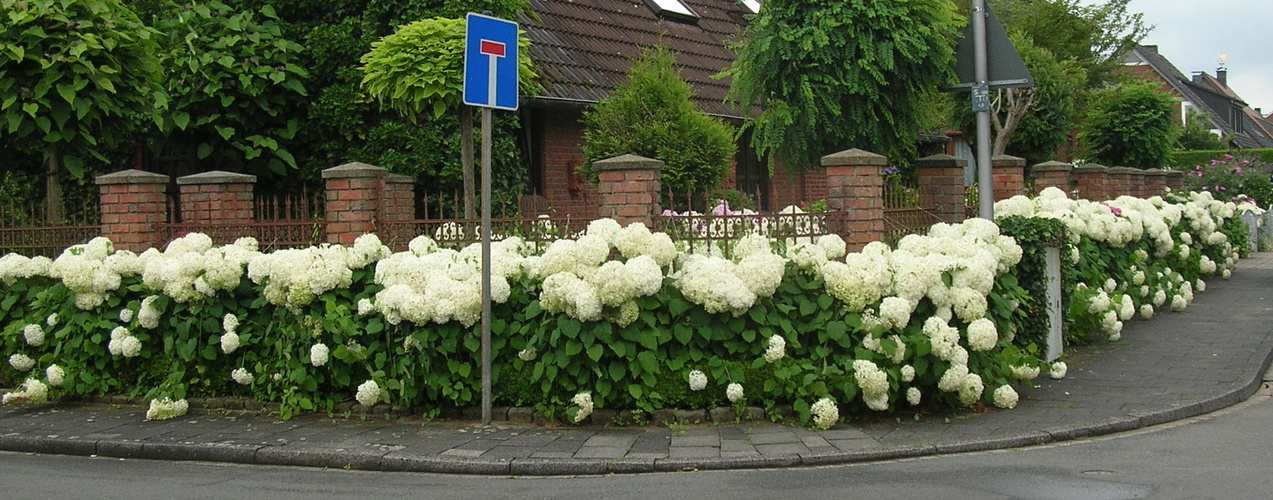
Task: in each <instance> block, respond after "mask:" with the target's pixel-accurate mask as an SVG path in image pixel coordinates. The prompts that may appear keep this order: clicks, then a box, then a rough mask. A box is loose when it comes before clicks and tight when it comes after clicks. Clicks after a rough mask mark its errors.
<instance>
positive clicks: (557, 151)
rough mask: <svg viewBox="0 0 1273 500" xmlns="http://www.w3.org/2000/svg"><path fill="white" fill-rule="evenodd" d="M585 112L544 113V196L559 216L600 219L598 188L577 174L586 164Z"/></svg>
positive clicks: (542, 170) (541, 173)
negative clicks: (598, 217)
mask: <svg viewBox="0 0 1273 500" xmlns="http://www.w3.org/2000/svg"><path fill="white" fill-rule="evenodd" d="M582 117H583V114H582V112H578V111H554V112H552V113H544V121H543V131H544V138H543V150H542V151H541V152H540V154H541V155H542V163H541V165H542V168H541V171H540V175H542V176H543V177H542V185H541V186H540V189H541V193H540V194H543V195H544V197H545V198H547V199H548V206H549V207H551V208H552V209H553V211H554V215H556V216H565V215H569V216H572V217H580V218H595V217H596V216H597V207H598V201H599V200H598V197H599V195H598V193H597V186H596V185H595V184H593V183H592V182H590V181H589V179H588V178H587V177H585V176H584V175H581V174H578V173H576V170H578V169H579V167H580V166H582V165H583V160H584V158H583V129H584V127H583V124H582V123H580V121H579V120H580V119H581V118H582Z"/></svg>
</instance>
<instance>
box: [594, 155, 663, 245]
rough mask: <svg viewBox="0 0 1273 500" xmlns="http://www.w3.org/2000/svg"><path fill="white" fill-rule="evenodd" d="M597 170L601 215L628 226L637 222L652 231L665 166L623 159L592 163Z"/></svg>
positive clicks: (636, 157) (661, 163)
mask: <svg viewBox="0 0 1273 500" xmlns="http://www.w3.org/2000/svg"><path fill="white" fill-rule="evenodd" d="M593 165H594V166H596V168H597V177H598V180H599V182H598V183H597V192H598V193H599V194H600V203H599V210H598V212H599V215H600V216H601V217H609V218H611V219H614V220H615V221H618V223H619V224H620V225H623V226H627V225H628V224H632V223H634V222H640V223H642V224H645V227H649V228H653V227H654V224H653V216H654V215H656V214H658V213H660V212H662V210H661V209H660V208H659V190H660V189H661V187H662V182H661V180H662V170H663V162H662V161H659V160H654V159H650V158H644V157H641V156H636V155H623V156H617V157H614V158H607V159H605V160H600V161H596V162H593Z"/></svg>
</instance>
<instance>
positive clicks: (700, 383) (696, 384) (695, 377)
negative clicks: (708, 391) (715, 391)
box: [690, 370, 707, 391]
mask: <svg viewBox="0 0 1273 500" xmlns="http://www.w3.org/2000/svg"><path fill="white" fill-rule="evenodd" d="M705 388H707V374H705V373H703V372H701V371H699V370H690V390H691V391H701V390H703V389H705Z"/></svg>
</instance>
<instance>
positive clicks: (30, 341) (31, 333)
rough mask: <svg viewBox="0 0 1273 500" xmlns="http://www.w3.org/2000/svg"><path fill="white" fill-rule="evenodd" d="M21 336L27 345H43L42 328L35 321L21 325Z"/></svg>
mask: <svg viewBox="0 0 1273 500" xmlns="http://www.w3.org/2000/svg"><path fill="white" fill-rule="evenodd" d="M22 338H23V339H25V340H26V341H27V345H30V346H32V347H40V346H41V345H44V328H41V327H40V325H38V324H35V323H32V324H29V325H26V326H24V327H22Z"/></svg>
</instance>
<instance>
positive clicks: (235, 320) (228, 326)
mask: <svg viewBox="0 0 1273 500" xmlns="http://www.w3.org/2000/svg"><path fill="white" fill-rule="evenodd" d="M221 330H222V331H224V332H225V333H235V332H237V331H238V330H239V317H238V316H235V315H234V313H225V317H223V318H221Z"/></svg>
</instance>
